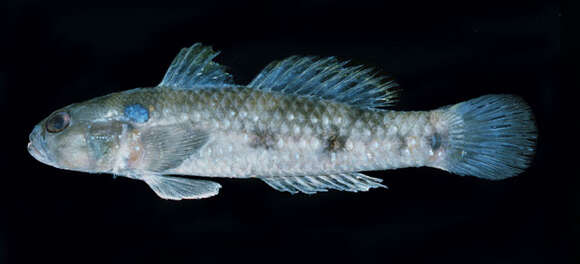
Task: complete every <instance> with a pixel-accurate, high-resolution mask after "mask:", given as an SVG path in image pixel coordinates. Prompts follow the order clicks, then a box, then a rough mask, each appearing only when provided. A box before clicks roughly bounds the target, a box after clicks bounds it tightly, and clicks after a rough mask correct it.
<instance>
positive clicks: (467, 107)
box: [28, 44, 536, 200]
mask: <svg viewBox="0 0 580 264" xmlns="http://www.w3.org/2000/svg"><path fill="white" fill-rule="evenodd" d="M217 54H218V53H217V52H214V51H213V50H212V49H211V48H209V47H204V46H202V45H200V44H195V45H193V46H192V47H190V48H186V49H183V50H182V51H181V52H180V53H179V54H178V56H177V57H176V58H175V60H174V61H173V63H172V64H171V66H170V68H169V70H168V72H167V73H166V75H165V77H164V79H163V81H162V82H161V83H160V84H159V85H158V86H156V87H150V88H137V89H133V90H128V91H124V92H118V93H112V94H109V95H106V96H103V97H98V98H95V99H92V100H89V101H87V102H83V103H79V104H73V105H70V106H67V107H65V108H63V109H60V110H57V111H55V112H54V113H53V114H52V115H50V116H49V117H47V118H46V119H45V120H43V121H42V122H41V123H40V124H39V125H37V126H36V127H35V128H34V130H33V132H32V133H31V135H30V143H29V147H28V148H29V152H30V153H31V154H32V155H33V156H34V157H35V158H36V159H38V160H39V161H41V162H44V163H47V164H49V165H52V166H55V167H58V168H63V169H71V170H78V171H84V172H105V173H112V174H115V175H121V176H126V177H130V178H134V179H139V180H143V181H145V182H146V183H147V184H148V185H149V186H150V187H151V188H152V189H153V190H154V191H155V192H156V193H157V194H158V195H159V196H160V197H162V198H165V199H174V200H179V199H194V198H205V197H209V196H213V195H215V194H217V193H218V190H219V188H220V185H219V184H218V183H215V182H213V181H207V180H200V179H193V178H190V177H186V176H205V177H232V178H259V179H261V180H263V181H264V182H266V183H267V184H268V185H270V186H271V187H273V188H275V189H277V190H280V191H288V192H291V193H295V192H303V193H316V192H319V191H326V190H328V189H337V190H344V191H367V190H369V189H371V188H376V187H385V186H384V185H382V184H381V183H380V182H381V180H380V179H376V178H372V177H369V176H366V175H364V174H361V173H359V172H360V171H372V170H386V169H396V168H404V167H420V166H429V167H435V168H440V169H443V170H447V171H450V172H452V173H456V174H460V175H473V176H477V177H481V178H487V179H503V178H507V177H511V176H514V175H516V174H518V173H520V172H521V171H522V170H523V169H524V168H526V167H527V166H528V164H529V162H530V159H531V156H532V154H533V152H534V147H535V138H536V129H535V126H534V122H533V116H532V114H531V111H530V109H529V107H528V106H527V105H526V104H525V102H523V100H521V99H519V98H518V97H515V96H512V95H487V96H482V97H480V98H476V99H473V100H470V101H467V102H463V103H459V104H456V105H452V106H446V107H442V108H439V109H435V110H432V111H415V112H400V111H391V110H385V109H384V107H385V106H389V105H391V104H392V103H393V102H394V98H395V97H396V90H395V89H396V87H397V85H396V84H395V83H394V82H393V81H391V80H389V79H384V78H380V77H374V75H373V74H372V71H371V70H368V69H364V68H362V67H356V66H355V67H347V66H345V63H342V62H339V61H337V60H336V59H334V58H324V59H316V58H312V57H290V58H287V59H285V60H282V61H279V62H273V63H271V64H270V65H268V66H267V67H266V68H265V69H264V70H263V71H262V72H261V73H260V74H259V75H258V76H257V77H256V78H255V79H254V80H253V81H252V82H251V83H250V84H248V85H245V86H241V85H236V84H234V83H233V82H232V81H231V76H230V75H229V74H228V73H226V72H225V70H223V67H222V66H221V65H219V64H217V63H215V62H213V60H212V59H213V58H214V57H215V56H217ZM169 175H175V176H169Z"/></svg>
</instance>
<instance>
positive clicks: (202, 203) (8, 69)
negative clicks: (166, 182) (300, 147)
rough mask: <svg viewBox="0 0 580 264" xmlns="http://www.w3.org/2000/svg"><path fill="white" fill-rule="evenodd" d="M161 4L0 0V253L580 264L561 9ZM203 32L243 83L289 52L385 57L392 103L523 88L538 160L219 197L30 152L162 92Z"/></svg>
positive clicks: (435, 101) (228, 192)
mask: <svg viewBox="0 0 580 264" xmlns="http://www.w3.org/2000/svg"><path fill="white" fill-rule="evenodd" d="M156 4H157V5H155V6H154V5H152V4H149V3H143V2H135V3H123V5H124V6H118V5H121V3H114V2H113V3H106V4H105V3H99V4H96V5H94V6H91V7H90V8H89V7H87V6H80V4H79V3H60V4H56V3H53V2H49V1H46V2H43V1H20V2H15V3H3V4H0V7H1V11H0V12H1V13H0V17H1V18H0V24H1V25H0V29H1V32H0V33H1V36H0V42H1V43H0V55H1V57H0V103H1V106H2V118H1V120H2V129H1V130H2V137H1V139H2V142H3V144H2V156H1V157H2V160H1V162H2V173H1V175H2V176H1V178H0V187H1V192H0V195H1V196H0V197H1V200H0V263H26V262H40V261H42V262H46V261H51V260H65V261H74V262H78V263H84V262H91V261H96V262H117V263H121V262H122V263H127V262H129V263H132V262H157V263H213V262H225V261H229V262H271V263H279V262H282V263H291V262H292V263H301V262H302V261H306V262H319V263H330V262H348V263H352V262H355V263H367V262H369V263H399V262H402V263H413V262H419V263H421V262H423V263H425V262H429V263H443V262H445V263H564V262H573V261H572V260H573V257H574V256H573V253H574V249H575V250H577V249H578V245H577V244H573V243H572V241H571V240H570V238H573V237H577V235H578V228H577V227H578V223H579V222H578V220H579V219H580V218H578V213H577V209H575V208H577V206H578V205H577V202H578V199H579V198H578V196H576V195H575V194H572V191H573V190H576V189H577V188H576V187H575V186H574V185H573V183H575V182H574V181H577V180H575V177H577V176H578V173H577V172H576V173H574V172H571V171H566V170H565V169H563V167H562V166H563V165H564V164H563V163H565V162H564V161H563V160H562V157H563V156H565V155H566V154H565V153H564V152H562V151H561V148H560V144H559V143H557V142H559V141H557V137H558V135H560V132H561V131H562V129H565V127H562V125H561V124H562V123H561V122H560V119H564V118H568V117H566V116H562V115H561V114H559V113H558V112H557V111H556V109H558V106H559V103H558V99H559V96H560V95H559V94H558V87H560V86H562V83H561V78H560V75H561V74H560V72H561V67H562V66H561V64H560V59H561V51H560V20H561V18H562V10H561V8H560V4H559V2H557V1H495V0H491V1H489V0H488V1H457V2H441V1H427V2H386V1H385V2H369V1H349V2H330V1H320V0H319V1H275V2H274V1H273V2H251V3H250V2H234V1H232V2H223V1H204V2H200V3H197V2H188V3H187V4H185V5H184V3H180V5H179V7H178V6H177V5H173V3H156ZM159 4H163V5H166V6H165V7H159V6H158V5H159ZM170 6H171V7H170ZM195 42H202V43H204V44H207V45H212V46H214V48H215V49H217V50H221V51H222V54H221V55H220V57H219V58H218V61H219V62H220V63H222V64H223V65H227V66H228V67H230V68H229V71H230V72H231V73H232V74H233V75H234V77H235V80H236V82H237V83H240V84H245V83H248V82H249V81H250V80H251V79H252V78H253V76H254V75H255V74H257V73H258V72H259V71H260V70H261V68H262V67H263V66H265V65H266V64H267V63H268V62H270V61H272V60H276V59H282V58H284V57H287V56H290V55H294V54H299V55H319V56H338V57H339V58H343V59H350V60H351V61H352V62H353V63H355V64H366V65H369V66H372V67H376V68H378V69H381V70H382V71H383V72H384V73H389V74H392V75H393V76H394V78H395V79H396V80H397V81H398V82H399V83H400V84H401V87H402V88H403V93H402V96H401V98H400V103H399V104H398V105H397V106H396V107H395V109H398V110H426V109H432V108H435V107H438V106H442V105H446V104H452V103H456V102H460V101H463V100H467V99H470V98H473V97H477V96H480V95H483V94H489V93H511V94H518V95H520V96H522V97H523V98H524V99H525V100H526V101H527V102H528V103H529V104H530V105H531V106H532V109H533V111H534V113H535V115H536V119H537V124H538V127H539V131H540V138H539V143H538V149H537V155H536V157H535V159H534V163H533V165H532V167H531V168H529V169H528V170H527V171H526V172H525V173H523V174H522V175H520V176H519V177H515V178H511V179H508V180H504V181H498V182H491V181H485V180H480V179H476V178H473V177H460V176H455V175H451V174H448V173H446V172H443V171H439V170H436V169H429V168H418V169H401V170H393V171H384V172H372V173H369V175H371V176H378V177H381V178H382V179H384V183H385V184H386V185H388V186H389V187H390V189H388V190H384V189H381V190H372V191H369V192H367V193H347V192H337V191H330V192H327V193H321V194H317V195H312V196H308V195H290V194H288V193H280V192H277V191H275V190H273V189H271V188H269V187H268V186H267V185H266V184H264V183H262V182H261V181H258V180H234V179H218V180H217V181H218V182H219V183H221V184H222V185H223V188H222V189H221V192H220V194H219V195H218V196H216V197H213V198H210V199H204V200H193V201H181V202H172V201H165V200H161V199H159V198H158V197H157V196H156V195H155V194H154V193H153V192H152V191H151V190H150V189H149V187H147V186H146V185H145V184H144V183H142V182H139V181H135V180H130V179H126V178H117V179H113V177H112V176H111V175H102V174H101V175H99V174H86V173H79V172H71V171H64V170H59V169H56V168H52V167H49V166H46V165H44V164H41V163H40V162H37V161H36V160H34V159H33V158H32V157H31V156H30V155H29V154H28V153H27V152H26V143H27V142H28V134H29V132H30V131H31V129H32V127H33V126H34V125H35V124H36V123H37V122H38V121H40V120H41V119H42V118H44V117H45V116H46V115H48V114H50V113H51V112H52V111H53V110H55V109H57V108H60V107H62V106H65V105H67V104H70V103H73V102H79V101H83V100H87V99H90V98H93V97H96V96H100V95H104V94H107V93H110V92H114V91H120V90H126V89H131V88H135V87H146V86H152V85H155V84H157V83H158V82H159V81H160V79H161V77H162V76H163V74H164V72H165V69H166V68H167V66H168V65H169V63H170V62H171V60H172V59H173V57H174V56H175V55H176V54H177V52H178V51H179V49H180V48H182V47H186V46H189V45H191V44H193V43H195ZM573 141H577V137H576V139H574V140H573ZM562 149H563V148H562ZM556 161H558V162H556Z"/></svg>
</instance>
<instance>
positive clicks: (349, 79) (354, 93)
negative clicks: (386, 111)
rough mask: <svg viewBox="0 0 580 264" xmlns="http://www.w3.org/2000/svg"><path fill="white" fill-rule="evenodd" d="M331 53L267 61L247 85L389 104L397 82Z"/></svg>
mask: <svg viewBox="0 0 580 264" xmlns="http://www.w3.org/2000/svg"><path fill="white" fill-rule="evenodd" d="M346 64H347V62H339V61H338V60H337V59H335V58H334V57H328V58H322V59H317V58H314V57H298V56H292V57H289V58H287V59H284V60H282V61H275V62H272V63H270V64H269V65H268V66H266V68H264V70H262V72H260V73H259V74H258V76H256V78H254V80H253V81H252V82H251V83H250V84H249V85H248V87H251V88H254V89H260V90H265V91H279V92H283V93H288V94H296V95H301V96H307V97H317V98H322V99H327V100H333V101H337V102H341V103H346V104H349V105H353V106H357V107H361V108H376V107H383V106H390V105H392V104H393V103H394V102H395V100H396V94H397V93H396V90H395V88H396V87H398V85H397V84H396V83H395V82H394V81H392V80H390V79H388V78H387V77H376V76H375V75H374V73H373V72H374V71H373V70H372V69H369V68H363V67H362V66H353V67H346V66H345V65H346Z"/></svg>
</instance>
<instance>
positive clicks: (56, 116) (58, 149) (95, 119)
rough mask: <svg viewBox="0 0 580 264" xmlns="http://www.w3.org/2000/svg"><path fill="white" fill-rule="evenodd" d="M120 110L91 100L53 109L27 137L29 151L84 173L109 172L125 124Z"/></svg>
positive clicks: (54, 165) (51, 161) (112, 165)
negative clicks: (120, 115) (120, 118)
mask: <svg viewBox="0 0 580 264" xmlns="http://www.w3.org/2000/svg"><path fill="white" fill-rule="evenodd" d="M118 112H119V111H118V110H117V109H116V108H114V107H110V105H108V104H106V103H103V100H92V101H89V102H85V103H79V104H73V105H69V106H67V107H64V108H62V109H59V110H56V111H54V112H53V113H52V114H50V115H49V116H48V117H46V118H45V119H44V120H42V121H41V122H40V123H38V124H37V125H36V126H35V127H34V129H33V130H32V132H31V133H30V136H29V143H28V152H29V153H30V154H31V155H32V156H33V157H34V158H35V159H37V160H38V161H40V162H42V163H45V164H47V165H50V166H53V167H57V168H61V169H67V170H75V171H84V172H111V171H112V170H113V169H114V168H113V167H114V163H115V162H114V161H115V159H116V157H117V154H118V152H119V146H120V145H119V143H120V141H121V136H122V134H123V131H124V130H126V127H127V126H128V124H127V123H125V122H122V121H120V120H119V118H118V116H119V113H118Z"/></svg>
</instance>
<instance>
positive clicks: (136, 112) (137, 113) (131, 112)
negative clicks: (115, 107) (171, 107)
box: [124, 104, 149, 123]
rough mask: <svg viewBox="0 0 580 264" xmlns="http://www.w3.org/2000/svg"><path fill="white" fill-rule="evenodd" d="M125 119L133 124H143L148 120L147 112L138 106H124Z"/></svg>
mask: <svg viewBox="0 0 580 264" xmlns="http://www.w3.org/2000/svg"><path fill="white" fill-rule="evenodd" d="M124 113H125V117H127V118H128V119H129V120H131V121H133V122H135V123H145V122H147V120H149V110H147V108H145V107H143V106H142V105H140V104H132V105H128V106H125V110H124Z"/></svg>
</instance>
